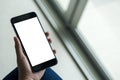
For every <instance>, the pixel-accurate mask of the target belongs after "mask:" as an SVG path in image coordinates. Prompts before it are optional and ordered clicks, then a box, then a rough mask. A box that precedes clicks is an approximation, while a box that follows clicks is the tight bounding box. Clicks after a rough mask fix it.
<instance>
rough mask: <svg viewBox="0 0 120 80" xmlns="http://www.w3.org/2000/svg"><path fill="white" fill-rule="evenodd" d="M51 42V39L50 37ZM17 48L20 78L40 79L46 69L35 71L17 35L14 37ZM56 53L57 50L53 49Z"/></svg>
mask: <svg viewBox="0 0 120 80" xmlns="http://www.w3.org/2000/svg"><path fill="white" fill-rule="evenodd" d="M46 36H47V37H48V36H49V33H48V32H46ZM48 41H49V42H50V43H51V42H52V41H51V39H48ZM14 42H15V50H16V55H17V65H18V72H19V73H18V74H19V75H18V76H19V77H18V78H19V79H18V80H40V79H41V78H42V76H43V74H44V72H45V70H42V71H39V72H35V73H33V72H32V70H31V67H30V64H29V62H28V60H27V58H26V56H25V55H24V53H23V51H22V47H21V44H20V41H19V39H18V38H17V37H14ZM53 52H54V53H56V51H55V50H53Z"/></svg>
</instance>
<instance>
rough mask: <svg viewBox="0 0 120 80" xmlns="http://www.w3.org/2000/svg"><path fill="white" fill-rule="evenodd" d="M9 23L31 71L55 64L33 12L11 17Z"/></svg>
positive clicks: (54, 58)
mask: <svg viewBox="0 0 120 80" xmlns="http://www.w3.org/2000/svg"><path fill="white" fill-rule="evenodd" d="M11 23H12V26H13V29H14V31H15V33H16V35H17V37H18V38H19V40H20V43H21V45H22V48H23V52H24V53H25V55H26V57H27V59H28V61H29V63H30V66H31V69H32V71H35V72H36V71H39V70H42V69H45V68H47V67H51V66H53V65H55V64H57V59H56V57H55V55H54V53H53V50H52V48H51V46H50V44H49V42H48V40H47V38H46V35H45V32H44V30H43V27H42V25H41V23H40V21H39V19H38V17H37V15H36V13H35V12H30V13H27V14H23V15H20V16H17V17H13V18H12V19H11Z"/></svg>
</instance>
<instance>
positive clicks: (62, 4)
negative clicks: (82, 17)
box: [54, 0, 70, 13]
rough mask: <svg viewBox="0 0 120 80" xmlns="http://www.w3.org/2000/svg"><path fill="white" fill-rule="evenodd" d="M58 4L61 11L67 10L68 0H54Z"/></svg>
mask: <svg viewBox="0 0 120 80" xmlns="http://www.w3.org/2000/svg"><path fill="white" fill-rule="evenodd" d="M54 1H56V2H57V3H58V4H59V7H61V9H62V11H63V13H64V12H65V11H67V10H68V7H69V4H70V0H54Z"/></svg>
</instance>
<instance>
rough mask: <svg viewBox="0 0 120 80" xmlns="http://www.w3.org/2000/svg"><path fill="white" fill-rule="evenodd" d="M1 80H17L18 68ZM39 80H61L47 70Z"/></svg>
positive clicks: (51, 71)
mask: <svg viewBox="0 0 120 80" xmlns="http://www.w3.org/2000/svg"><path fill="white" fill-rule="evenodd" d="M3 80H18V68H15V69H14V70H13V71H11V72H10V73H9V74H8V75H7V76H6V77H5V78H4V79H3ZM41 80H62V79H61V78H60V76H59V75H58V74H57V73H55V72H54V71H53V70H52V69H50V68H47V69H46V71H45V74H44V75H43V77H42V79H41Z"/></svg>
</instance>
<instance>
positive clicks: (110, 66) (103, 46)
mask: <svg viewBox="0 0 120 80" xmlns="http://www.w3.org/2000/svg"><path fill="white" fill-rule="evenodd" d="M119 8H120V0H96V1H95V0H89V2H88V3H87V6H86V8H85V10H84V12H83V15H82V17H81V19H80V20H79V23H78V25H77V28H76V29H77V31H80V33H82V35H83V36H84V38H85V40H86V42H87V43H88V44H89V45H90V47H91V48H92V49H93V50H94V52H95V55H96V56H97V57H98V58H99V59H100V61H101V62H102V64H103V65H104V67H105V68H106V69H107V70H108V72H109V73H110V74H111V75H112V77H113V78H114V79H115V80H118V79H119V78H120V63H119V61H120V10H119Z"/></svg>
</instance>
